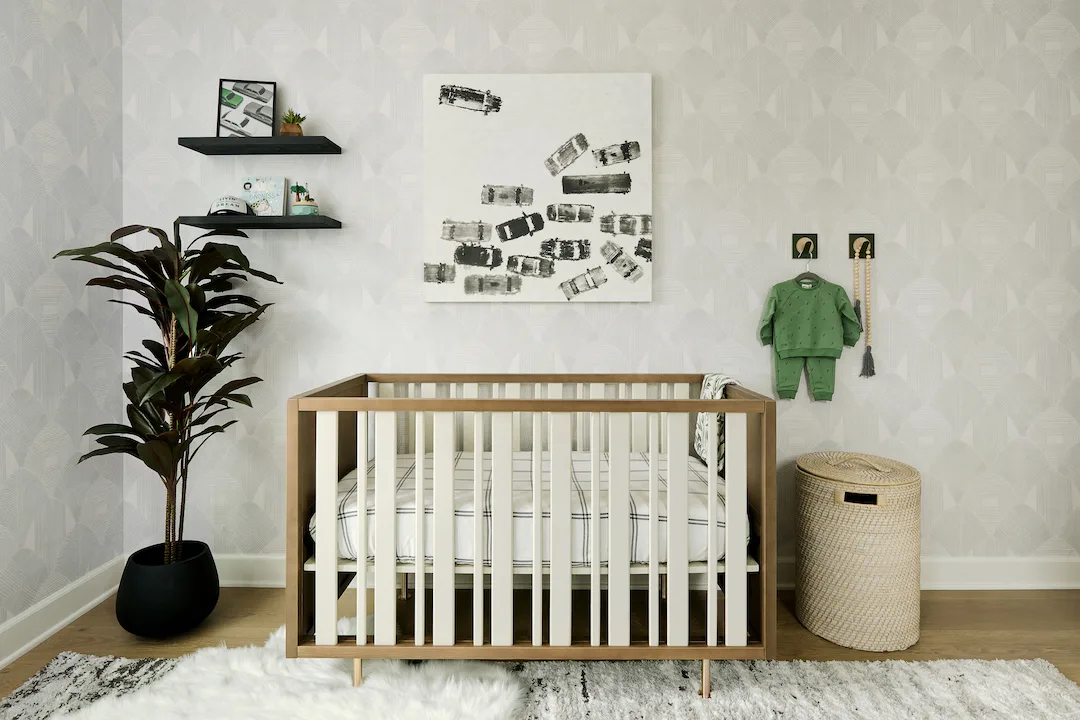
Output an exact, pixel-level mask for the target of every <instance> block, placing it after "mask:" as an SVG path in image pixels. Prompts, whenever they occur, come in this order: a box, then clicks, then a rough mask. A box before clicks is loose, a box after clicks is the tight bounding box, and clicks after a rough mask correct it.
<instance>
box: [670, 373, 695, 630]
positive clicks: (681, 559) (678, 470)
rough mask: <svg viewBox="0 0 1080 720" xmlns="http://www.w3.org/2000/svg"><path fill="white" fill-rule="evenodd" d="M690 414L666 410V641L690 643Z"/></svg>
mask: <svg viewBox="0 0 1080 720" xmlns="http://www.w3.org/2000/svg"><path fill="white" fill-rule="evenodd" d="M689 392H690V386H689V385H686V384H683V383H680V384H678V385H676V386H675V399H676V400H685V399H686V398H687V397H688V396H689ZM689 431H690V424H689V413H685V412H679V413H668V452H667V456H668V463H667V473H668V501H667V520H668V521H667V529H668V559H667V618H668V631H667V644H668V645H677V646H683V645H688V644H689V642H690V622H689V600H690V594H689V575H688V571H689V564H688V562H687V560H688V556H687V548H686V545H687V543H686V541H687V528H688V525H687V520H688V518H687V498H686V492H687V454H688V449H689Z"/></svg>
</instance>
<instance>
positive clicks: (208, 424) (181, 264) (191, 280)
mask: <svg viewBox="0 0 1080 720" xmlns="http://www.w3.org/2000/svg"><path fill="white" fill-rule="evenodd" d="M143 231H145V232H148V233H150V234H151V235H153V236H154V237H155V238H157V245H156V246H155V247H152V248H149V249H143V250H133V249H131V248H129V247H127V246H126V245H124V244H123V243H121V242H120V241H121V240H122V239H123V238H125V237H128V236H129V235H134V234H135V233H139V232H143ZM174 233H175V237H174V238H173V240H171V241H170V240H169V236H168V235H167V234H166V233H165V232H164V231H163V230H160V229H158V228H154V227H148V226H146V225H128V226H127V227H122V228H120V229H119V230H117V231H115V232H114V233H113V234H112V236H111V237H110V239H109V242H104V243H100V244H98V245H92V246H89V247H83V248H75V249H72V250H64V251H63V252H60V253H57V257H60V256H69V257H73V258H74V259H75V260H80V261H82V262H86V263H90V264H93V265H97V266H100V267H103V268H106V269H108V270H109V271H112V273H113V274H110V275H104V276H101V277H95V278H92V279H91V280H89V281H87V283H86V284H87V285H89V286H100V287H105V288H110V289H113V290H128V291H130V292H131V293H133V294H134V296H135V298H136V301H135V302H132V301H130V300H126V299H116V298H114V299H110V300H108V302H112V303H118V304H120V305H125V306H128V307H131V308H133V309H134V310H135V311H136V312H137V313H139V314H140V315H143V316H145V317H147V318H150V319H151V320H152V321H153V322H154V324H155V325H156V326H157V329H158V331H159V332H160V341H159V340H156V339H148V340H143V342H142V346H143V348H144V350H145V351H143V350H133V351H130V352H127V353H125V355H124V357H125V358H126V359H127V360H129V361H130V362H131V363H133V365H132V367H131V380H130V381H129V382H125V383H124V385H123V388H124V394H125V396H126V397H127V408H126V413H127V421H128V423H127V424H122V423H106V424H103V425H96V426H94V427H92V428H90V429H89V430H87V431H86V433H85V434H87V435H94V436H96V440H97V443H98V444H99V445H100V447H98V448H96V449H93V450H91V451H90V452H88V453H86V454H85V455H83V456H82V457H80V458H79V462H82V461H83V460H87V459H88V458H92V457H97V456H99V455H110V454H114V453H123V454H126V455H131V456H132V457H136V458H138V459H139V460H141V461H142V462H143V464H145V465H146V466H147V467H148V468H150V470H152V471H153V472H154V473H155V474H157V476H158V477H159V478H160V479H161V482H162V483H163V484H164V486H165V545H164V555H163V561H164V562H165V563H172V562H176V561H178V560H180V559H181V558H180V551H181V548H182V541H183V539H184V513H185V509H186V505H187V486H188V473H189V471H190V468H191V461H192V460H193V459H194V458H195V456H196V455H198V453H199V450H201V449H202V447H203V445H204V444H205V443H206V441H207V440H209V439H210V438H211V437H213V436H214V435H217V434H219V433H223V432H225V430H226V429H227V428H228V427H229V426H230V425H232V424H233V423H235V422H236V420H228V421H224V422H222V420H221V418H219V417H218V416H219V415H220V414H221V413H223V412H226V411H227V410H230V409H231V408H232V407H233V405H234V404H240V405H247V406H249V407H250V405H251V400H250V398H248V396H247V395H245V394H243V393H240V392H239V391H240V390H242V389H243V388H245V387H248V386H249V385H253V384H255V383H257V382H261V380H260V379H259V378H257V377H244V378H236V379H232V380H228V381H226V382H224V383H221V384H219V385H216V387H215V388H214V389H211V388H210V385H211V383H214V381H215V379H217V378H218V376H219V375H221V374H222V373H223V372H224V371H225V370H227V369H228V368H229V367H231V366H232V365H234V364H236V363H237V362H238V361H239V360H241V359H242V358H243V356H242V355H241V354H240V353H229V354H226V352H225V350H226V348H227V347H228V345H229V343H230V342H232V340H233V339H234V338H236V336H237V335H239V334H240V333H241V332H242V331H243V330H244V329H245V328H247V327H249V326H250V325H251V324H253V323H254V322H255V321H256V320H258V319H259V317H260V316H262V314H263V313H264V312H266V309H267V308H268V307H270V304H260V303H259V302H258V301H257V300H255V299H254V298H252V297H250V296H248V295H243V294H239V293H236V292H233V290H234V288H235V287H237V286H238V284H240V283H244V282H246V281H247V280H248V276H249V275H253V276H255V277H260V278H263V279H265V280H270V281H272V282H278V280H277V278H275V277H274V276H273V275H269V274H267V273H264V272H261V271H259V270H256V269H254V268H252V267H251V264H250V263H249V262H248V259H247V257H245V255H244V253H243V252H241V250H240V248H238V247H236V246H235V245H226V244H221V243H217V242H212V241H208V240H206V238H208V237H211V236H215V235H228V236H234V237H247V236H246V235H245V234H244V233H242V232H240V231H238V230H214V231H211V232H209V233H206V234H205V235H202V236H200V237H199V238H197V239H196V240H194V241H193V242H191V243H189V244H188V246H187V248H184V247H183V246H182V243H181V240H180V232H179V228H177V229H176V230H175V231H174ZM215 418H216V419H215ZM178 495H179V498H178Z"/></svg>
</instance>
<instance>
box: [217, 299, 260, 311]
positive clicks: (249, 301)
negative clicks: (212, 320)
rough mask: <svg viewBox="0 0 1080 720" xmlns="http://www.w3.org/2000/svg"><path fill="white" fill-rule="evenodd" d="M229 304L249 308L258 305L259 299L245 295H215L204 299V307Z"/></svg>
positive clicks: (219, 306) (218, 306) (220, 306)
mask: <svg viewBox="0 0 1080 720" xmlns="http://www.w3.org/2000/svg"><path fill="white" fill-rule="evenodd" d="M229 305H244V306H246V307H249V308H251V309H253V310H254V309H255V308H257V307H259V301H258V300H256V299H255V298H253V297H249V296H247V295H217V296H215V297H212V298H210V299H209V300H207V301H206V308H207V309H208V310H209V309H214V308H222V307H228V306H229Z"/></svg>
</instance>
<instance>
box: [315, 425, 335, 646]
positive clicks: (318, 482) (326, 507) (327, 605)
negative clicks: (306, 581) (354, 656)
mask: <svg viewBox="0 0 1080 720" xmlns="http://www.w3.org/2000/svg"><path fill="white" fill-rule="evenodd" d="M337 461H338V414H337V412H336V411H333V410H320V411H318V412H317V413H315V538H316V543H315V644H316V645H336V644H337V641H338V635H337V536H338V528H337V481H338V478H337Z"/></svg>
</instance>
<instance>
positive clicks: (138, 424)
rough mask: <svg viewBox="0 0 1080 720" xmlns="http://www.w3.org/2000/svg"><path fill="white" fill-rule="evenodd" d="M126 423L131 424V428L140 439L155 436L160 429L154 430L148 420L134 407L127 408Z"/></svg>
mask: <svg viewBox="0 0 1080 720" xmlns="http://www.w3.org/2000/svg"><path fill="white" fill-rule="evenodd" d="M127 416H128V422H130V423H131V427H133V428H134V429H135V431H136V432H137V433H138V434H139V436H140V437H143V438H146V437H150V436H152V435H157V434H158V432H160V429H158V428H155V427H154V425H153V424H152V423H151V421H150V418H148V417H147V416H146V415H145V414H144V413H142V412H141V411H140V409H139V408H138V407H137V406H135V405H128V406H127Z"/></svg>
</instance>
